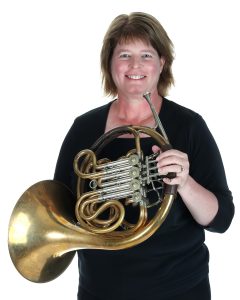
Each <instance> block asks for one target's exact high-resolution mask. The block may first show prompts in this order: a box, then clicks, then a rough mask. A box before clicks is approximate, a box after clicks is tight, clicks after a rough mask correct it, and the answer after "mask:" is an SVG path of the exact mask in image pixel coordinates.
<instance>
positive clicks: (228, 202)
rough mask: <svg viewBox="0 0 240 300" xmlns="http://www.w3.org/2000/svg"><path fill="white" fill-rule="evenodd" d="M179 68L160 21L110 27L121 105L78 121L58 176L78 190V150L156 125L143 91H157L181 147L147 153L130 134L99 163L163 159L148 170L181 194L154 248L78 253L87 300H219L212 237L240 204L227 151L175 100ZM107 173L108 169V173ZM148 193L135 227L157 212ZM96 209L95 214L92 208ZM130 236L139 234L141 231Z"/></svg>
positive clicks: (123, 21)
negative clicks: (211, 271) (213, 285)
mask: <svg viewBox="0 0 240 300" xmlns="http://www.w3.org/2000/svg"><path fill="white" fill-rule="evenodd" d="M172 62H173V44H172V42H171V40H170V38H169V37H168V35H167V33H166V31H165V30H164V29H163V27H162V25H161V24H160V23H159V21H158V20H157V19H156V18H154V17H153V16H152V15H149V14H147V13H140V12H137V13H131V14H129V15H125V14H124V15H119V16H117V17H116V18H115V19H114V20H113V22H112V23H111V24H110V26H109V29H108V31H107V33H106V35H105V37H104V41H103V46H102V50H101V68H102V74H103V84H104V90H105V93H106V94H107V95H111V96H112V97H113V100H111V101H110V102H109V103H108V104H106V105H103V106H101V107H97V108H95V109H93V110H91V111H88V112H87V113H85V114H83V115H81V116H79V117H78V118H76V119H75V121H74V123H73V125H72V127H71V128H70V130H69V132H68V133H67V136H66V138H65V139H64V142H63V145H62V148H61V151H60V154H59V157H58V161H57V165H56V171H55V177H54V178H55V179H56V180H58V181H60V182H63V183H64V184H65V185H67V186H68V187H69V188H70V189H71V190H72V191H73V193H76V186H77V176H76V174H75V173H74V169H73V161H74V158H75V156H76V154H77V153H79V151H81V150H83V149H89V148H92V149H95V147H96V143H94V142H95V141H96V140H97V144H98V141H99V140H100V141H101V137H102V135H103V134H104V133H105V134H107V136H108V133H109V132H110V133H112V132H114V130H116V129H117V128H118V127H119V126H128V125H129V124H131V125H133V126H139V125H143V126H145V128H146V126H150V127H154V125H155V120H154V118H153V114H152V111H151V108H150V107H149V105H148V103H147V102H146V101H144V99H143V94H145V93H146V92H150V93H151V100H152V105H153V107H154V108H155V110H156V111H157V114H158V117H159V118H160V119H161V120H162V122H163V125H164V128H165V129H166V133H167V136H168V139H169V140H170V142H171V145H172V149H169V148H171V147H169V148H168V149H163V148H164V147H162V149H161V147H159V145H155V142H154V141H153V139H152V138H142V139H141V142H140V141H139V142H140V143H141V146H142V147H141V150H139V147H138V143H136V145H135V144H134V142H133V140H134V139H133V138H132V137H133V136H132V135H131V134H130V135H129V136H127V138H126V135H125V134H124V133H125V131H124V132H123V134H124V136H121V138H116V139H115V140H113V141H112V140H111V139H110V143H109V144H108V145H107V146H106V148H105V149H104V150H103V149H102V147H100V148H101V150H99V151H98V150H97V151H96V152H97V153H98V159H99V164H100V161H101V162H106V160H102V159H103V158H108V159H110V160H113V161H114V160H116V159H118V158H119V157H122V155H125V154H126V153H127V155H126V156H128V155H130V154H132V151H135V152H134V153H137V154H138V159H139V161H140V162H143V161H145V159H147V160H148V157H151V158H152V157H154V160H153V166H151V167H150V168H147V169H148V170H147V171H146V172H149V170H152V169H154V170H155V171H157V174H158V176H159V175H160V177H161V176H162V177H161V180H160V181H161V182H163V190H164V191H166V190H167V189H171V187H178V193H177V197H176V199H175V201H174V203H173V205H172V208H171V211H170V213H169V215H168V217H167V218H166V220H165V222H164V223H163V225H162V226H161V227H160V228H159V229H158V230H157V231H156V232H155V234H154V235H153V236H152V237H150V238H149V239H147V240H146V241H145V242H143V243H141V244H139V245H136V246H135V247H132V248H129V249H125V250H116V251H101V250H79V251H78V259H79V275H80V276H79V291H78V299H81V300H90V299H92V300H95V299H96V300H97V299H104V300H107V299H109V300H110V299H115V300H122V299H124V300H130V299H138V300H141V299H144V300H145V299H152V300H154V299H159V297H161V299H162V300H165V299H168V300H171V299H174V300H175V299H178V300H180V299H185V300H186V299H195V300H197V299H201V300H209V299H210V298H211V296H210V286H209V281H208V268H209V252H208V248H207V246H206V244H205V230H209V231H214V232H224V231H226V230H227V229H228V227H229V226H230V224H231V221H232V218H233V215H234V205H233V201H232V194H231V191H230V190H229V188H228V185H227V180H226V175H225V171H224V167H223V163H222V159H221V155H220V152H219V150H218V147H217V145H216V143H215V141H214V138H213V136H212V134H211V133H210V131H209V129H208V127H207V125H206V123H205V121H204V120H203V118H202V117H201V116H200V115H199V114H198V113H196V112H194V111H193V110H190V109H188V108H186V107H183V106H181V105H179V104H177V103H175V102H173V101H170V100H168V99H167V98H166V94H167V91H168V89H169V88H170V86H171V85H172V83H173V81H174V80H173V75H172ZM92 124H97V126H94V127H93V126H92ZM121 128H122V127H121ZM121 128H120V129H121ZM120 131H121V130H120ZM104 136H105V135H104ZM79 137H81V139H79ZM108 142H109V141H108ZM92 145H93V146H92ZM134 147H135V148H134ZM129 150H131V151H129ZM88 153H92V152H88ZM91 157H93V154H91ZM89 159H90V154H89V156H88V159H87V160H89ZM107 161H108V160H107ZM103 164H104V163H103ZM114 164H115V162H114ZM94 165H95V164H94ZM106 165H107V166H108V163H107V162H106ZM89 168H90V169H91V167H90V166H89ZM99 168H100V167H99ZM90 169H89V170H90ZM142 169H143V170H142ZM142 169H141V170H142V171H141V172H143V173H141V172H140V174H141V175H140V176H139V178H138V179H139V180H140V182H141V183H143V181H144V180H143V178H144V176H145V175H144V174H145V173H144V172H145V170H144V168H142ZM105 171H106V172H109V169H108V168H107V169H106V170H105ZM111 171H112V170H111ZM111 171H110V172H111ZM80 173H81V172H80ZM107 174H109V173H107ZM123 174H125V172H123V171H121V169H120V171H119V173H118V175H117V176H118V180H117V182H115V186H114V189H115V190H116V189H119V186H120V184H121V182H122V180H126V178H124V175H123ZM164 174H167V176H164ZM171 174H174V176H170V175H171ZM112 176H113V175H107V178H108V179H107V183H106V184H107V186H108V185H112V183H111V182H109V181H110V178H111V177H112ZM154 176H155V175H154ZM94 184H99V186H101V187H103V186H102V184H105V182H104V183H103V182H102V180H100V181H94ZM143 186H144V184H143ZM143 186H142V189H141V191H143V190H144V187H143ZM106 189H108V187H107V188H106ZM152 189H153V190H154V186H153V187H152ZM87 190H88V189H87ZM102 193H104V188H103V190H102ZM117 195H118V193H116V196H117ZM141 195H142V196H141V197H142V198H141V201H139V203H138V204H137V205H134V204H136V203H134V199H132V198H131V199H126V203H127V206H128V208H127V209H126V217H128V218H129V219H130V220H135V219H136V217H137V216H136V215H137V213H136V206H137V207H138V205H139V207H138V208H139V210H140V211H141V212H142V209H143V207H141V205H143V206H146V207H148V204H147V203H149V202H148V201H150V203H151V200H152V199H151V198H152V196H151V195H150V196H148V197H149V199H148V198H147V196H146V195H145V194H144V193H142V194H141ZM77 197H78V203H81V201H82V202H84V200H83V198H82V197H81V195H77ZM94 198H95V197H94ZM100 198H101V199H100ZM100 198H99V199H98V201H97V204H93V203H92V201H93V200H95V199H92V198H90V199H88V200H87V201H86V202H84V207H85V208H83V209H82V212H84V213H86V214H88V213H91V214H92V215H91V216H89V219H88V220H87V221H86V222H87V224H89V223H90V222H91V220H92V219H93V218H94V216H96V215H97V214H98V212H97V208H98V207H99V206H100V205H102V204H103V202H106V203H104V204H106V205H107V206H108V204H109V203H108V201H107V199H104V195H102V194H101V197H100ZM160 202H161V201H160ZM88 203H90V207H89V208H86V207H88ZM91 203H92V204H91ZM126 203H125V204H126ZM140 203H141V204H140ZM129 204H131V205H129ZM129 206H130V207H129ZM150 207H151V206H150ZM155 211H156V207H155V206H153V207H151V208H150V211H149V212H148V216H149V219H148V217H147V215H146V216H145V217H146V222H147V223H149V224H151V221H150V217H151V216H152V215H154V213H155ZM107 214H108V215H109V218H110V219H115V218H116V215H115V214H114V213H113V211H112V210H111V209H109V211H108V212H107ZM102 218H104V214H103V216H102ZM102 218H101V217H100V218H97V220H96V223H97V224H98V225H97V226H98V227H99V226H100V224H105V226H107V224H106V223H104V222H105V221H103V219H102ZM128 227H131V223H130V222H126V223H123V224H122V226H120V228H118V229H119V230H120V231H121V230H124V229H125V228H128ZM131 230H132V231H133V232H134V230H135V229H134V227H133V228H132V229H131ZM113 236H114V234H113ZM183 237H184V239H183ZM116 249H117V248H116Z"/></svg>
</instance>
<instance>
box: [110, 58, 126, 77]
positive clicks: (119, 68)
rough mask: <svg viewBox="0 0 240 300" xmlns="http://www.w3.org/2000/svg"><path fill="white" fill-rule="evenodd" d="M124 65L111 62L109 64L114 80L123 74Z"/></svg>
mask: <svg viewBox="0 0 240 300" xmlns="http://www.w3.org/2000/svg"><path fill="white" fill-rule="evenodd" d="M124 71H125V67H124V65H123V64H122V63H117V62H113V63H112V65H111V73H112V78H113V80H114V82H115V81H116V80H119V79H120V78H121V77H123V76H124Z"/></svg>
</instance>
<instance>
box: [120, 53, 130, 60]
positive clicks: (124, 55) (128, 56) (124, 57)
mask: <svg viewBox="0 0 240 300" xmlns="http://www.w3.org/2000/svg"><path fill="white" fill-rule="evenodd" d="M119 57H120V58H122V59H128V58H130V57H131V55H130V53H127V52H122V53H120V54H119Z"/></svg>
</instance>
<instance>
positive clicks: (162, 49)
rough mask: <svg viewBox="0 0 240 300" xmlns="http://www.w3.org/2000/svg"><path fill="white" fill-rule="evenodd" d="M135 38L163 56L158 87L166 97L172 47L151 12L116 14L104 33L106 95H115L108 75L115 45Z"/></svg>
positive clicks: (102, 62) (110, 76)
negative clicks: (149, 45) (163, 62)
mask: <svg viewBox="0 0 240 300" xmlns="http://www.w3.org/2000/svg"><path fill="white" fill-rule="evenodd" d="M136 40H141V41H143V42H145V43H147V44H149V43H150V44H151V46H152V47H153V48H154V49H155V50H156V51H157V53H158V55H159V57H164V59H165V64H164V67H163V70H162V73H161V75H160V78H159V81H158V87H157V88H158V93H159V95H161V96H166V94H167V91H168V89H169V88H170V86H171V85H172V84H174V78H173V74H172V62H173V59H174V46H173V43H172V41H171V40H170V38H169V37H168V35H167V33H166V31H165V29H164V28H163V27H162V25H161V24H160V23H159V21H158V20H157V19H156V18H154V17H153V16H151V15H150V14H147V13H142V12H134V13H131V14H129V15H127V14H121V15H119V16H117V17H116V18H115V19H114V20H113V21H112V23H111V24H110V26H109V28H108V30H107V32H106V34H105V37H104V39H103V45H102V50H101V72H102V84H103V88H104V92H105V94H106V95H109V96H116V95H117V87H116V85H115V83H114V81H113V78H112V74H111V61H112V56H113V51H114V49H115V47H116V46H117V44H119V43H125V42H132V41H136Z"/></svg>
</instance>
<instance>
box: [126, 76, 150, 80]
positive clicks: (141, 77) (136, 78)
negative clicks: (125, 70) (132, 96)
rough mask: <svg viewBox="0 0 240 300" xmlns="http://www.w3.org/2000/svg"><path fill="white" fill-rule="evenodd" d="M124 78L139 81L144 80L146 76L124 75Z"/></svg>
mask: <svg viewBox="0 0 240 300" xmlns="http://www.w3.org/2000/svg"><path fill="white" fill-rule="evenodd" d="M126 77H127V78H128V79H133V80H140V79H143V78H145V77H146V76H144V75H126Z"/></svg>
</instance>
